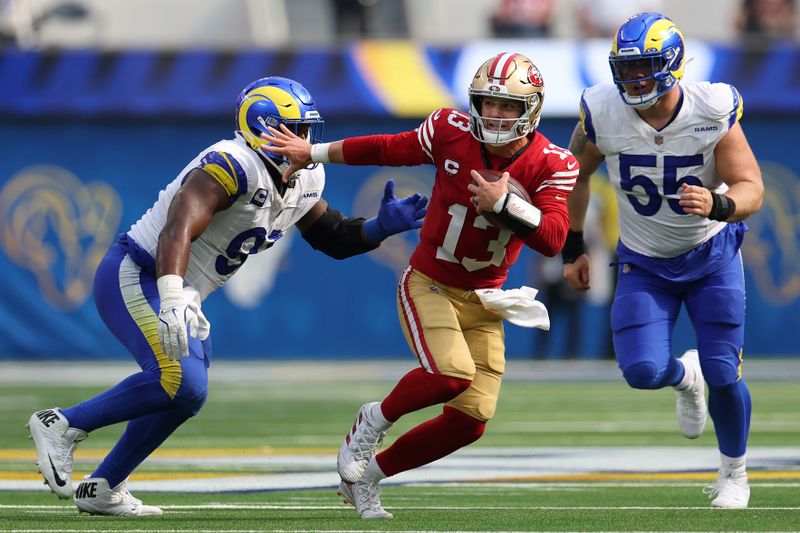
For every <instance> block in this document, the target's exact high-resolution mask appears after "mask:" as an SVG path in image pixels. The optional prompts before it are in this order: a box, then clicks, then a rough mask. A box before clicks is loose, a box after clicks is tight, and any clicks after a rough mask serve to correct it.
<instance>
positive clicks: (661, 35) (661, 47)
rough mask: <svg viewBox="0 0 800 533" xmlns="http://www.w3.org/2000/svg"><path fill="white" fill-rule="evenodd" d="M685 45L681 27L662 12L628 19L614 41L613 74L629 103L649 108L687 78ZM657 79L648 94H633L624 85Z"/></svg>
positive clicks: (621, 93)
mask: <svg viewBox="0 0 800 533" xmlns="http://www.w3.org/2000/svg"><path fill="white" fill-rule="evenodd" d="M684 54H685V47H684V42H683V34H682V33H681V30H680V29H678V27H677V26H676V25H675V23H673V22H672V20H670V19H669V18H667V17H665V16H664V15H661V14H660V13H639V14H638V15H634V16H632V17H631V18H629V19H628V20H627V21H625V23H624V24H622V26H620V27H619V30H617V33H616V35H615V36H614V41H613V42H612V44H611V53H610V54H609V56H608V62H609V64H610V65H611V75H612V76H613V77H614V83H615V84H616V85H617V88H618V89H619V93H620V96H621V97H622V99H623V100H624V101H625V103H626V104H628V105H632V106H634V107H636V108H638V109H646V108H648V107H650V106H652V105H653V104H655V103H656V102H657V101H658V99H659V98H660V97H661V95H663V94H664V93H666V92H667V91H669V90H670V89H672V88H673V87H675V86H676V85H677V84H678V81H679V80H680V79H681V78H683V66H684ZM647 80H655V83H654V85H653V88H652V90H650V91H649V92H647V93H646V94H638V95H636V94H630V93H628V92H626V91H625V87H624V84H626V83H628V84H632V83H635V84H638V83H640V82H643V81H647Z"/></svg>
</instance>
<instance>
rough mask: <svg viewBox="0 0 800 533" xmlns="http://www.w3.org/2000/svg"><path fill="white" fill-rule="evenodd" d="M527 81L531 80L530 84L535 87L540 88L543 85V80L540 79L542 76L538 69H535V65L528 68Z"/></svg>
mask: <svg viewBox="0 0 800 533" xmlns="http://www.w3.org/2000/svg"><path fill="white" fill-rule="evenodd" d="M528 79H529V80H531V83H532V84H534V85H536V86H537V87H541V86H542V85H544V80H543V79H542V74H541V73H540V72H539V69H538V68H536V65H534V64H531V66H530V67H528Z"/></svg>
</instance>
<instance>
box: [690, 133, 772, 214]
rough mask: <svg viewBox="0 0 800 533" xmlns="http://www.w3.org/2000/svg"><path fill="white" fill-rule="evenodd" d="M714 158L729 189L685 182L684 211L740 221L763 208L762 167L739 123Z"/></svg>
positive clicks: (725, 138)
mask: <svg viewBox="0 0 800 533" xmlns="http://www.w3.org/2000/svg"><path fill="white" fill-rule="evenodd" d="M714 159H715V161H716V169H717V174H719V176H720V178H722V181H724V182H725V184H727V185H728V187H729V189H728V191H727V192H726V193H725V194H717V193H712V192H711V191H710V190H708V189H706V188H705V187H696V186H690V185H684V186H682V187H681V198H680V202H679V203H680V205H681V206H682V207H683V210H684V211H685V212H687V213H691V214H694V215H699V216H702V217H708V218H710V219H713V220H721V221H726V222H736V221H739V220H744V219H745V218H747V217H749V216H750V215H752V214H753V213H755V212H756V211H758V210H759V209H761V204H762V203H763V201H764V183H763V181H762V179H761V170H760V169H759V168H758V162H757V161H756V158H755V155H753V151H752V150H751V149H750V145H749V144H748V143H747V138H746V137H745V135H744V131H743V130H742V126H741V125H740V124H739V123H738V122H737V123H736V124H734V125H733V127H732V128H731V129H730V130H729V131H728V133H726V134H725V135H724V136H723V137H722V139H720V141H719V142H718V143H717V146H716V148H714Z"/></svg>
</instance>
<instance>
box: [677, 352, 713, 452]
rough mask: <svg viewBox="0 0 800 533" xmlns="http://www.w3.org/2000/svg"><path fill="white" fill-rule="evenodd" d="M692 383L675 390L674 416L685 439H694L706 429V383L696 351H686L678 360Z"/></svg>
mask: <svg viewBox="0 0 800 533" xmlns="http://www.w3.org/2000/svg"><path fill="white" fill-rule="evenodd" d="M680 360H681V362H682V363H683V366H684V368H685V369H686V374H687V375H688V376H690V377H691V376H693V379H692V382H691V383H690V384H689V386H688V387H686V388H685V389H684V390H678V389H675V392H676V393H678V400H677V402H676V404H675V414H676V415H678V426H680V428H681V433H683V436H684V437H686V438H687V439H696V438H697V437H699V436H700V435H702V434H703V430H704V429H705V427H706V417H707V414H708V407H706V382H705V380H704V379H703V372H702V370H700V358H699V354H698V353H697V350H688V351H687V352H686V353H684V354H683V356H681V358H680Z"/></svg>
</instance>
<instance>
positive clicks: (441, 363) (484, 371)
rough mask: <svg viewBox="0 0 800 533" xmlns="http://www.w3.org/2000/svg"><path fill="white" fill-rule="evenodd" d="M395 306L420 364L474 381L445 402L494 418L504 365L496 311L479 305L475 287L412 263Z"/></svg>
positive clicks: (502, 335)
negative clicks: (447, 281) (440, 278)
mask: <svg viewBox="0 0 800 533" xmlns="http://www.w3.org/2000/svg"><path fill="white" fill-rule="evenodd" d="M397 310H398V314H399V317H400V325H401V326H402V328H403V334H404V335H405V336H406V341H407V342H408V345H409V346H410V347H411V350H412V351H413V352H414V354H416V356H417V359H418V360H419V363H420V365H421V366H422V368H424V369H425V370H427V371H428V372H430V373H432V374H442V375H445V376H451V377H454V378H461V379H469V380H472V384H471V385H470V387H469V388H468V389H467V390H465V391H464V392H462V393H461V394H460V395H458V396H457V397H456V398H454V399H452V400H450V401H449V402H447V405H449V406H451V407H454V408H456V409H458V410H459V411H462V412H464V413H466V414H468V415H470V416H472V417H473V418H476V419H478V420H481V421H484V422H486V421H488V420H489V419H490V418H492V416H493V415H494V411H495V408H496V406H497V395H498V393H499V392H500V382H501V380H502V378H503V372H504V371H505V367H506V361H505V342H504V340H505V333H504V330H503V321H502V319H501V317H500V315H499V314H497V313H496V312H494V311H491V310H489V309H486V308H485V307H483V305H482V304H481V302H480V300H479V298H478V296H477V295H476V294H475V293H474V292H473V291H465V290H464V289H458V288H455V287H450V286H448V285H444V284H442V283H438V282H436V281H434V280H433V279H431V278H430V277H428V276H426V275H424V274H422V273H421V272H419V271H417V270H414V269H413V268H411V267H408V268H406V270H405V271H404V272H403V276H402V277H401V279H400V285H399V287H398V290H397Z"/></svg>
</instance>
